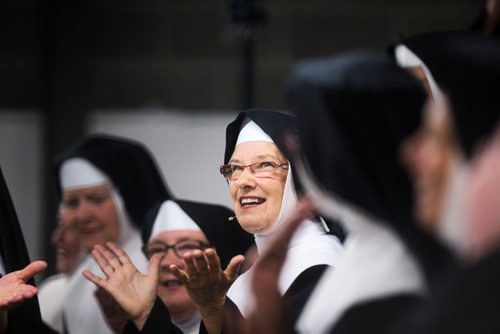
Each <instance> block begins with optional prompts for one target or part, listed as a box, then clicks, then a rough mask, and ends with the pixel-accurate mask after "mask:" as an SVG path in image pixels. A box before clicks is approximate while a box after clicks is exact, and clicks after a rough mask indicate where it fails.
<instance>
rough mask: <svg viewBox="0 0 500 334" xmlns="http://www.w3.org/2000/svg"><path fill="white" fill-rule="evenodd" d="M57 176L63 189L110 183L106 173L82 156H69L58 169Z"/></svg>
mask: <svg viewBox="0 0 500 334" xmlns="http://www.w3.org/2000/svg"><path fill="white" fill-rule="evenodd" d="M59 178H60V181H61V188H62V189H63V190H68V189H74V188H86V187H91V186H95V185H99V184H105V183H110V184H111V183H112V182H111V180H110V179H109V178H108V177H107V176H106V174H104V173H103V172H101V171H100V170H99V169H97V168H96V167H95V166H94V165H92V164H91V163H90V162H88V161H87V160H85V159H82V158H71V159H68V160H66V161H64V162H63V163H62V165H61V169H60V171H59Z"/></svg>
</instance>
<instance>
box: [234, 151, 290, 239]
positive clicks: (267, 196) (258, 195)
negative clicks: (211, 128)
mask: <svg viewBox="0 0 500 334" xmlns="http://www.w3.org/2000/svg"><path fill="white" fill-rule="evenodd" d="M263 161H272V162H275V163H277V164H280V163H283V162H286V159H285V157H284V156H283V154H282V153H281V152H280V150H279V149H278V147H277V146H276V145H275V144H274V143H270V142H264V141H250V142H244V143H241V144H239V145H237V146H236V148H235V150H234V152H233V155H232V157H231V160H230V161H229V163H235V164H239V165H243V166H246V165H250V164H253V163H256V162H263ZM286 176H287V172H286V171H284V170H281V171H278V172H277V173H275V174H274V175H273V176H272V177H255V176H254V175H253V174H252V172H251V171H250V170H249V168H245V169H244V171H243V173H242V174H241V175H240V176H239V177H238V179H236V180H234V181H230V182H229V190H230V193H231V201H232V203H233V208H234V212H235V214H236V218H237V219H238V222H239V223H240V225H241V227H242V228H243V229H244V230H245V231H247V232H249V233H256V232H264V231H266V230H268V229H270V228H271V227H272V226H273V225H274V223H275V222H276V220H277V219H278V215H279V213H280V209H281V200H282V198H283V192H284V189H285V181H286Z"/></svg>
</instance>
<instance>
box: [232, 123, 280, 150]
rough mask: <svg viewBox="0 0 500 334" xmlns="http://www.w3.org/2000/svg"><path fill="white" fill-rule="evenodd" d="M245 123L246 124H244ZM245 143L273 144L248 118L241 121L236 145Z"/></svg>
mask: <svg viewBox="0 0 500 334" xmlns="http://www.w3.org/2000/svg"><path fill="white" fill-rule="evenodd" d="M245 122H246V123H245ZM247 141H267V142H270V143H274V141H273V140H272V139H271V137H269V135H268V134H267V133H265V132H264V130H262V129H261V128H260V126H258V125H257V124H256V123H255V122H254V121H252V120H251V119H249V118H248V117H247V118H246V119H245V121H243V123H242V126H241V130H240V134H239V135H238V140H236V145H238V144H241V143H244V142H247Z"/></svg>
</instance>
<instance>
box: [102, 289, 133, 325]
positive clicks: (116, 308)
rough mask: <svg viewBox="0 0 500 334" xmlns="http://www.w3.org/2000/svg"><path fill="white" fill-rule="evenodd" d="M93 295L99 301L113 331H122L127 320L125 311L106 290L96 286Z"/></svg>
mask: <svg viewBox="0 0 500 334" xmlns="http://www.w3.org/2000/svg"><path fill="white" fill-rule="evenodd" d="M94 296H95V297H96V299H97V302H98V303H99V307H100V308H101V311H102V313H103V314H104V316H105V318H106V322H107V323H108V325H109V327H110V328H111V329H112V330H113V333H117V334H119V333H123V329H124V328H125V326H126V325H127V322H128V321H129V316H128V314H127V312H125V311H124V310H123V308H122V307H121V306H120V304H118V303H117V302H116V300H115V299H114V298H113V296H111V295H110V294H109V293H108V292H107V291H106V290H104V289H101V288H98V289H97V290H96V291H95V292H94Z"/></svg>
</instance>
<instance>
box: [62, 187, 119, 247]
mask: <svg viewBox="0 0 500 334" xmlns="http://www.w3.org/2000/svg"><path fill="white" fill-rule="evenodd" d="M63 204H64V210H65V212H66V214H67V217H68V219H69V220H70V222H71V223H73V224H75V226H76V227H77V229H78V232H79V233H80V236H81V241H82V247H84V248H85V249H87V250H91V249H92V247H93V246H94V245H96V244H100V245H104V244H105V243H106V242H107V241H112V242H118V238H119V235H120V222H119V218H118V212H117V210H116V206H115V204H114V201H113V198H112V195H111V187H110V186H109V185H98V186H93V187H87V188H79V189H74V190H67V191H64V193H63Z"/></svg>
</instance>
